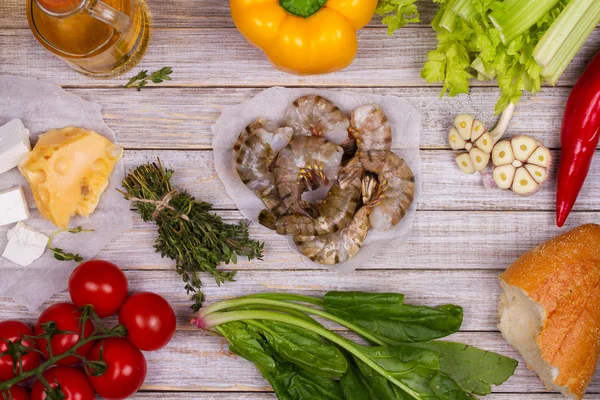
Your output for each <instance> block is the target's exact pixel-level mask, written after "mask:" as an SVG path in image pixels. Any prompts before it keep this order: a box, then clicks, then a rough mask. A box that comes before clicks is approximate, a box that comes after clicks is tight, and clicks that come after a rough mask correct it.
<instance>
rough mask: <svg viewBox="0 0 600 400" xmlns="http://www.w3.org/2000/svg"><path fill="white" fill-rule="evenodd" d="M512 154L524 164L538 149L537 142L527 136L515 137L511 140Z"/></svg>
mask: <svg viewBox="0 0 600 400" xmlns="http://www.w3.org/2000/svg"><path fill="white" fill-rule="evenodd" d="M510 144H511V145H512V149H513V153H514V155H515V158H516V159H517V160H519V161H522V162H525V161H527V160H528V159H529V157H531V155H532V154H533V152H534V151H535V149H537V148H538V147H539V144H538V142H536V141H535V139H532V138H530V137H529V136H517V137H514V138H512V139H511V141H510Z"/></svg>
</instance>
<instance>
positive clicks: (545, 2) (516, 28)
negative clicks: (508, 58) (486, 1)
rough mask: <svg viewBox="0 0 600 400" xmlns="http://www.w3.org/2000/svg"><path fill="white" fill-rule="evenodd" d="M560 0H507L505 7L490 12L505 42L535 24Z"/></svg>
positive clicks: (508, 41)
mask: <svg viewBox="0 0 600 400" xmlns="http://www.w3.org/2000/svg"><path fill="white" fill-rule="evenodd" d="M558 2H559V0H506V1H504V2H503V7H502V8H501V9H497V10H495V11H493V12H492V13H491V14H490V20H491V21H492V23H493V24H494V26H495V27H496V28H497V29H498V31H499V32H500V37H501V38H502V42H503V43H504V44H508V43H510V42H511V41H512V40H513V39H514V38H516V37H517V36H519V35H520V34H522V33H523V32H525V31H526V30H527V29H529V28H531V27H532V26H533V25H535V24H536V23H537V22H538V21H539V20H540V19H541V18H542V17H543V16H544V15H546V14H547V13H548V12H549V11H550V10H551V9H552V8H553V7H554V6H555V5H556V4H557V3H558Z"/></svg>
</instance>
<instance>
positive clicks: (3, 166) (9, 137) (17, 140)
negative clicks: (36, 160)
mask: <svg viewBox="0 0 600 400" xmlns="http://www.w3.org/2000/svg"><path fill="white" fill-rule="evenodd" d="M30 151H31V143H30V142H29V130H28V129H26V128H25V126H24V125H23V123H22V122H21V120H19V119H13V120H12V121H10V122H8V123H6V124H5V125H3V126H0V174H2V173H4V172H6V171H8V170H9V169H13V168H14V167H16V166H17V165H19V164H20V163H21V162H22V161H23V160H25V158H26V157H27V155H28V154H29V152H30Z"/></svg>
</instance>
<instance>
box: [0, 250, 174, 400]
mask: <svg viewBox="0 0 600 400" xmlns="http://www.w3.org/2000/svg"><path fill="white" fill-rule="evenodd" d="M128 287H129V285H128V282H127V278H126V277H125V274H124V273H123V271H121V269H120V268H119V267H117V266H116V265H114V264H112V263H110V262H107V261H100V260H92V261H88V262H84V263H83V264H81V265H79V266H78V267H77V268H76V269H75V270H74V271H73V273H72V274H71V277H70V278H69V294H70V295H71V300H72V301H73V304H71V303H57V304H54V305H52V306H50V307H48V308H47V309H46V310H44V312H42V314H41V315H40V317H39V318H38V321H37V323H36V325H35V328H34V330H33V331H32V330H31V328H29V327H28V326H27V325H25V324H23V323H21V322H18V321H4V322H0V353H3V352H4V351H6V350H7V349H8V346H9V345H8V342H9V341H10V342H13V343H15V341H17V340H18V339H21V345H22V346H24V347H25V348H30V349H31V351H25V352H23V355H22V357H21V362H22V368H23V372H26V371H31V370H33V369H36V368H37V367H39V366H40V365H41V363H42V356H41V355H40V352H41V353H42V354H43V356H44V357H45V358H46V359H48V357H49V356H50V354H49V352H48V346H47V340H46V339H35V340H34V339H29V337H32V336H39V335H41V334H43V333H44V328H45V327H46V328H47V327H48V323H49V322H50V321H52V322H53V323H54V324H53V325H54V328H55V329H56V330H58V331H63V332H70V333H60V334H56V335H55V336H54V337H52V339H51V340H50V351H51V352H52V355H53V356H57V355H61V354H64V353H65V352H67V351H69V350H70V349H71V348H73V346H75V345H76V344H77V343H78V342H79V340H80V335H81V334H83V335H84V337H86V338H87V337H89V336H90V335H92V334H93V333H94V329H95V328H94V324H93V322H92V321H91V320H87V322H86V324H85V327H82V326H80V325H81V324H80V318H81V317H82V312H81V308H82V307H84V306H86V305H90V306H92V307H93V308H94V311H95V312H96V314H97V315H98V316H99V317H100V318H105V317H109V316H111V315H114V314H117V313H118V318H119V323H120V324H121V325H124V326H125V328H127V332H128V333H127V336H126V337H125V338H108V339H104V340H102V341H97V342H90V343H87V344H85V345H84V346H81V347H79V348H78V349H77V350H76V353H77V355H78V356H79V357H85V358H86V360H87V361H88V362H89V361H100V360H101V359H102V360H103V361H104V363H105V364H106V370H105V372H104V373H103V374H101V375H99V376H94V374H93V373H92V371H90V370H89V369H88V368H87V367H85V368H79V367H78V366H77V364H80V361H81V360H80V359H79V358H78V357H74V356H70V357H66V358H63V359H61V360H59V361H58V362H56V365H55V366H53V367H51V368H49V369H47V370H46V371H44V373H43V376H44V378H45V380H46V381H47V382H48V383H49V385H50V387H52V388H56V387H57V386H59V385H60V389H61V390H62V392H63V393H64V394H65V396H66V397H65V400H93V399H95V395H96V393H97V394H99V395H100V396H102V397H104V398H106V399H126V398H128V397H129V396H132V395H133V394H135V393H136V392H137V391H138V390H139V389H140V387H141V386H142V384H143V383H144V380H145V379H146V359H145V357H144V355H143V354H142V352H141V351H140V350H144V351H153V350H158V349H160V348H162V347H164V346H166V345H167V344H168V343H169V341H170V340H171V338H172V337H173V334H174V333H175V325H176V320H175V313H174V312H173V309H172V308H171V306H170V305H169V303H167V301H166V300H165V299H164V298H162V297H161V296H159V295H157V294H155V293H150V292H142V293H135V294H132V295H128V290H129V289H128ZM38 350H39V352H38ZM14 371H15V368H14V366H13V359H12V357H11V356H9V355H5V356H3V357H0V383H2V382H3V381H8V380H11V379H12V378H14V377H15V373H14ZM9 391H10V394H11V396H12V398H13V399H14V400H44V399H45V398H46V392H45V391H46V388H45V387H44V385H43V383H42V382H41V381H40V380H36V381H35V382H34V384H33V387H32V388H31V394H28V393H27V391H26V390H25V389H24V388H22V387H21V386H16V385H15V386H12V387H11V388H10V390H9ZM5 396H6V397H10V396H8V393H5ZM0 398H2V393H0Z"/></svg>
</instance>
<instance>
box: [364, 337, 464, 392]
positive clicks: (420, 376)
mask: <svg viewBox="0 0 600 400" xmlns="http://www.w3.org/2000/svg"><path fill="white" fill-rule="evenodd" d="M357 348H359V349H360V350H361V352H363V353H364V354H365V355H367V356H368V357H369V359H371V360H372V361H374V362H375V363H377V365H379V366H380V367H381V368H383V369H385V371H386V375H387V376H385V375H384V377H386V378H388V379H389V378H393V379H395V380H397V381H399V382H401V383H402V384H403V385H405V386H407V387H408V388H410V390H411V391H412V392H413V393H408V389H406V391H407V393H408V394H410V395H412V396H413V397H415V395H418V396H419V397H417V398H419V399H436V400H470V396H469V395H468V394H467V393H465V392H464V391H463V390H462V389H461V388H460V386H459V385H458V384H457V383H456V382H455V381H454V380H453V379H452V378H451V377H450V376H448V375H446V374H444V373H442V372H440V371H439V369H440V360H439V356H438V354H437V353H435V352H433V351H429V350H426V349H421V348H418V347H413V346H394V347H392V346H371V347H369V346H357ZM413 350H418V351H413ZM355 358H356V357H355ZM359 367H360V364H359ZM400 398H403V397H400Z"/></svg>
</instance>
